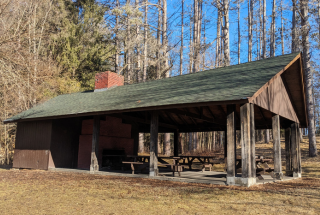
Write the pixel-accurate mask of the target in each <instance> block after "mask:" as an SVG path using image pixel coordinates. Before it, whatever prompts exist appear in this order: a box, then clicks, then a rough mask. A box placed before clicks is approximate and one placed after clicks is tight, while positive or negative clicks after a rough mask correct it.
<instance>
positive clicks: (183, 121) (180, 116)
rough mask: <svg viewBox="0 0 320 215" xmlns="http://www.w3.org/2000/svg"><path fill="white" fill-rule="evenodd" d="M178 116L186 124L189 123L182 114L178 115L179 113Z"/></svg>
mask: <svg viewBox="0 0 320 215" xmlns="http://www.w3.org/2000/svg"><path fill="white" fill-rule="evenodd" d="M177 116H178V118H179V119H180V120H181V121H182V123H183V124H184V125H188V123H187V121H186V120H185V119H184V118H183V117H182V116H180V115H178V114H177Z"/></svg>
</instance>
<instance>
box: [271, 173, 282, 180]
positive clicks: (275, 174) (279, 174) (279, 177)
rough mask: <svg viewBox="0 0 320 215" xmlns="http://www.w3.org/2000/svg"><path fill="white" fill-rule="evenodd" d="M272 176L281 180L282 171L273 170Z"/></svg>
mask: <svg viewBox="0 0 320 215" xmlns="http://www.w3.org/2000/svg"><path fill="white" fill-rule="evenodd" d="M273 178H274V179H277V180H282V179H283V173H282V172H274V173H273Z"/></svg>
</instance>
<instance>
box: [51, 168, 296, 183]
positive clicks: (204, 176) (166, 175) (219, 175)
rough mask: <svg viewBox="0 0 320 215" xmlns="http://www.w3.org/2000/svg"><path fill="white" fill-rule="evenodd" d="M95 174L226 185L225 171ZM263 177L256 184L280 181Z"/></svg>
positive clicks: (77, 170)
mask: <svg viewBox="0 0 320 215" xmlns="http://www.w3.org/2000/svg"><path fill="white" fill-rule="evenodd" d="M49 171H55V172H70V173H86V174H90V171H89V170H80V169H65V168H50V169H49ZM94 174H96V175H108V176H122V177H133V178H150V179H157V180H166V181H176V182H187V183H204V184H216V185H226V173H225V172H213V171H211V172H210V171H205V172H202V171H183V172H181V176H179V175H178V173H175V177H173V176H172V172H168V171H165V170H160V173H159V176H156V177H150V176H149V175H148V174H143V173H137V174H131V171H120V170H118V171H116V170H108V171H99V172H96V173H94ZM240 177H241V176H240ZM263 178H264V179H263V180H259V179H258V178H257V183H256V184H266V183H273V182H278V181H280V180H274V179H273V178H272V177H271V176H270V175H263ZM293 179H295V178H293V177H288V176H284V177H283V180H282V181H286V180H293Z"/></svg>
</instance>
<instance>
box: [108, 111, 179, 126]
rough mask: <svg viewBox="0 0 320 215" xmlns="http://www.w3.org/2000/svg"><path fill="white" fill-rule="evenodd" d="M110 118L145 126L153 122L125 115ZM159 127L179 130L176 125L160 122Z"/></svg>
mask: <svg viewBox="0 0 320 215" xmlns="http://www.w3.org/2000/svg"><path fill="white" fill-rule="evenodd" d="M109 116H114V117H118V118H122V119H125V120H128V121H132V122H139V123H144V124H150V123H151V121H150V120H149V119H141V118H139V117H134V116H129V115H124V114H110V115H109ZM158 125H159V126H160V127H165V128H171V129H178V127H177V126H175V125H170V124H167V123H162V122H159V123H158Z"/></svg>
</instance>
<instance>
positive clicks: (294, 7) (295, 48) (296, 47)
mask: <svg viewBox="0 0 320 215" xmlns="http://www.w3.org/2000/svg"><path fill="white" fill-rule="evenodd" d="M296 10H297V1H296V0H292V27H291V38H292V45H291V52H297V51H298V50H299V45H298V41H297V40H298V38H297V21H296V20H297V14H296Z"/></svg>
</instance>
